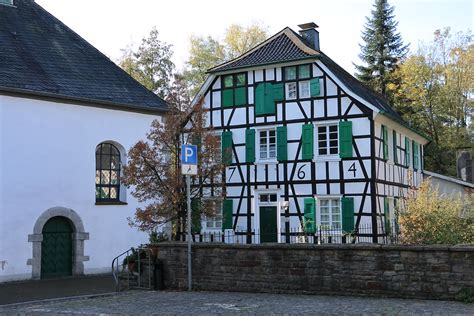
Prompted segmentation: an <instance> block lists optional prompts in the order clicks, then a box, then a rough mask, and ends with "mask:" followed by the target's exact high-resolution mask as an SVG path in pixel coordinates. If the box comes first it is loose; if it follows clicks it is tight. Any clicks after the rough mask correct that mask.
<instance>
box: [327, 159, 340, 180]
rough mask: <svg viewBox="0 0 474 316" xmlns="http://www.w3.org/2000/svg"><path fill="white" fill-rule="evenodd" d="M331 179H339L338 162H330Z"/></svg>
mask: <svg viewBox="0 0 474 316" xmlns="http://www.w3.org/2000/svg"><path fill="white" fill-rule="evenodd" d="M329 179H339V162H338V161H329Z"/></svg>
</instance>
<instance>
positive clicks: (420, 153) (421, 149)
mask: <svg viewBox="0 0 474 316" xmlns="http://www.w3.org/2000/svg"><path fill="white" fill-rule="evenodd" d="M418 146H420V151H419V157H420V170H423V145H422V144H418Z"/></svg>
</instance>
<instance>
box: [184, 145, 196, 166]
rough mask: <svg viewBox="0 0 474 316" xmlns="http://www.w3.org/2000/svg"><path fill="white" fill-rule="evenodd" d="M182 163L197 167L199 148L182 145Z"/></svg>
mask: <svg viewBox="0 0 474 316" xmlns="http://www.w3.org/2000/svg"><path fill="white" fill-rule="evenodd" d="M181 163H182V164H183V165H197V146H196V145H182V147H181Z"/></svg>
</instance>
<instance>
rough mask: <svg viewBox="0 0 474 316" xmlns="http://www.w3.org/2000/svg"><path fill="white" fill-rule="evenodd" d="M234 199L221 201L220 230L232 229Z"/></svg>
mask: <svg viewBox="0 0 474 316" xmlns="http://www.w3.org/2000/svg"><path fill="white" fill-rule="evenodd" d="M233 202H234V200H224V202H223V203H222V230H224V229H232V214H233V208H234V207H233V206H234V203H233Z"/></svg>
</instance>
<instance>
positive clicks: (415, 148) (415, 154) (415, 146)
mask: <svg viewBox="0 0 474 316" xmlns="http://www.w3.org/2000/svg"><path fill="white" fill-rule="evenodd" d="M418 157H419V155H418V143H417V142H415V141H413V169H415V170H417V169H418Z"/></svg>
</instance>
